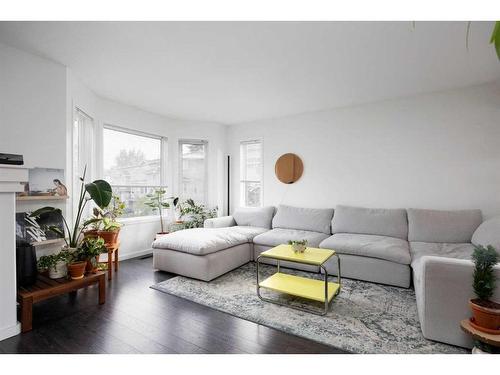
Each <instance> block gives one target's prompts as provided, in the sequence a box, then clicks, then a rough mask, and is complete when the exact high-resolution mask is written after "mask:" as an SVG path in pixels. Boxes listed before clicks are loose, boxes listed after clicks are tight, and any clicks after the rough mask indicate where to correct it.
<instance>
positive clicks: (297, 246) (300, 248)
mask: <svg viewBox="0 0 500 375" xmlns="http://www.w3.org/2000/svg"><path fill="white" fill-rule="evenodd" d="M288 244H289V245H290V246H291V247H292V250H293V252H294V253H303V252H305V251H306V248H307V240H300V241H288Z"/></svg>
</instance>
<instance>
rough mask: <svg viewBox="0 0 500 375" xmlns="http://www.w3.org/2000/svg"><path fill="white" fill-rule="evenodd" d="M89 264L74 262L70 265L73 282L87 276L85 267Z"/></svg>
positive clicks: (69, 269)
mask: <svg viewBox="0 0 500 375" xmlns="http://www.w3.org/2000/svg"><path fill="white" fill-rule="evenodd" d="M86 266H87V262H74V263H70V264H68V272H69V275H70V276H71V278H72V279H73V280H79V279H82V278H83V275H84V274H85V267H86Z"/></svg>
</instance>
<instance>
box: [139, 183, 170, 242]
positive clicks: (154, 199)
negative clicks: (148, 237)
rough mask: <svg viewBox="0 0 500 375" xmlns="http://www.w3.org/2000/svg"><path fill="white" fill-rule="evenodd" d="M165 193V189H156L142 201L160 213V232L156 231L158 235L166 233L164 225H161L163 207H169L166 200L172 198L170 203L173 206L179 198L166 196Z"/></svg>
mask: <svg viewBox="0 0 500 375" xmlns="http://www.w3.org/2000/svg"><path fill="white" fill-rule="evenodd" d="M166 193H167V191H166V190H165V189H156V190H155V191H154V192H153V193H152V194H147V195H146V198H147V200H146V201H145V202H144V204H145V205H146V206H148V207H151V208H152V209H153V211H156V210H158V214H159V215H160V232H158V233H157V234H158V235H161V234H167V233H168V232H166V231H165V226H164V225H163V209H167V208H170V203H169V202H168V200H172V204H173V206H174V207H176V206H177V203H178V202H179V198H174V197H169V198H166V197H165V194H166Z"/></svg>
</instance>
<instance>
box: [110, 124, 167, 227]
mask: <svg viewBox="0 0 500 375" xmlns="http://www.w3.org/2000/svg"><path fill="white" fill-rule="evenodd" d="M161 142H162V141H161V139H159V138H154V137H148V136H142V135H136V134H130V133H126V132H123V131H119V130H113V129H106V128H104V130H103V172H104V173H103V175H104V179H105V180H106V181H108V182H109V183H110V184H111V187H112V188H113V193H114V194H116V195H118V196H119V197H120V199H121V200H122V201H123V202H124V203H125V207H126V208H125V213H124V215H123V216H124V217H135V216H147V215H153V214H157V213H156V212H154V211H153V210H152V209H151V208H150V207H147V206H145V205H144V202H145V201H146V194H150V193H152V192H153V191H154V190H155V188H158V187H159V186H161V165H162V163H161Z"/></svg>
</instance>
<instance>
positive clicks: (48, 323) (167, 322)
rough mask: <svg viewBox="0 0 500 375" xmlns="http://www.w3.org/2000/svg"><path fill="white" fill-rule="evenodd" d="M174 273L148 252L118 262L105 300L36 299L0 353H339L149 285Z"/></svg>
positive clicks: (87, 293) (84, 296)
mask: <svg viewBox="0 0 500 375" xmlns="http://www.w3.org/2000/svg"><path fill="white" fill-rule="evenodd" d="M173 276H174V275H171V274H168V273H165V272H154V271H153V270H152V258H145V259H130V260H126V261H123V262H120V270H119V272H118V273H115V274H114V278H113V280H112V281H110V282H108V286H107V296H106V303H105V304H104V305H101V306H99V305H98V304H97V287H95V286H94V287H91V288H88V289H86V290H80V291H78V295H77V296H76V298H73V297H71V296H69V295H64V296H60V297H56V298H53V299H51V300H47V301H44V302H40V303H38V304H35V305H34V307H33V331H31V332H28V333H24V334H21V335H18V336H15V337H12V338H10V339H7V340H4V341H0V353H122V354H123V353H124V354H127V353H342V351H341V350H338V349H335V348H332V347H329V346H325V345H322V344H319V343H316V342H313V341H310V340H307V339H303V338H300V337H297V336H293V335H289V334H286V333H284V332H281V331H278V330H275V329H272V328H268V327H265V326H262V325H259V324H255V323H252V322H249V321H246V320H243V319H240V318H236V317H234V316H232V315H229V314H225V313H222V312H219V311H216V310H213V309H210V308H208V307H205V306H202V305H199V304H196V303H193V302H190V301H187V300H184V299H182V298H178V297H175V296H171V295H168V294H165V293H161V292H159V291H156V290H153V289H151V288H149V287H150V286H151V285H152V284H155V283H158V282H161V281H163V280H166V279H168V278H170V277H173Z"/></svg>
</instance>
